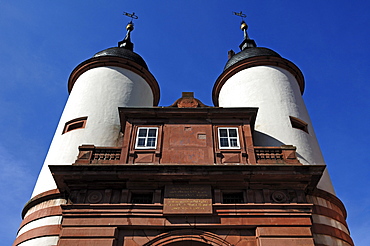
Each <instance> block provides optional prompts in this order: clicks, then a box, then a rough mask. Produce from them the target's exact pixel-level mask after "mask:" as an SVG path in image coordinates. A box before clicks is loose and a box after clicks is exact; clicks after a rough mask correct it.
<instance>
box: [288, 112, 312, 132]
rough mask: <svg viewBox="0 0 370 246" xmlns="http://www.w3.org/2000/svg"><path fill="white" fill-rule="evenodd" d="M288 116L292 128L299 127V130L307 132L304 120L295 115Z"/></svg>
mask: <svg viewBox="0 0 370 246" xmlns="http://www.w3.org/2000/svg"><path fill="white" fill-rule="evenodd" d="M289 118H290V123H291V124H292V127H293V128H296V129H299V130H302V131H304V132H306V133H308V124H307V123H306V122H304V121H303V120H300V119H298V118H296V117H293V116H289Z"/></svg>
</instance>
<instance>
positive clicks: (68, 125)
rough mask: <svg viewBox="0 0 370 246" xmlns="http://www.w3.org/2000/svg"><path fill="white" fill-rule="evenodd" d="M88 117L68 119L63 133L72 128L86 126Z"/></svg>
mask: <svg viewBox="0 0 370 246" xmlns="http://www.w3.org/2000/svg"><path fill="white" fill-rule="evenodd" d="M86 120H87V117H81V118H77V119H74V120H70V121H68V122H67V123H66V124H65V126H64V129H63V133H62V134H64V133H66V132H70V131H72V130H76V129H81V128H85V125H86Z"/></svg>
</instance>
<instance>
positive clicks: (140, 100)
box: [32, 67, 153, 197]
mask: <svg viewBox="0 0 370 246" xmlns="http://www.w3.org/2000/svg"><path fill="white" fill-rule="evenodd" d="M125 106H141V107H151V106H153V92H152V90H151V88H150V86H149V85H148V83H147V82H146V81H145V80H144V79H143V78H142V77H140V76H139V75H137V74H135V73H133V72H131V71H130V70H127V69H123V68H119V67H97V68H93V69H90V70H88V71H86V72H85V73H83V74H82V75H81V76H80V77H79V78H78V79H77V80H76V82H75V84H74V86H73V89H72V91H71V94H70V96H69V98H68V101H67V104H66V106H65V108H64V112H63V114H62V116H61V118H60V121H59V125H58V127H57V130H56V132H55V135H54V138H53V141H52V143H51V145H50V149H49V152H48V154H47V156H46V159H45V162H44V165H43V167H42V170H41V172H40V175H39V178H38V180H37V183H36V186H35V189H34V191H33V194H32V197H34V196H36V195H37V194H40V193H42V192H45V191H48V190H51V189H55V188H56V184H55V182H54V180H53V177H52V176H51V173H50V170H49V168H48V165H70V164H72V163H74V162H75V160H76V159H77V154H78V146H80V145H82V144H93V145H95V146H112V147H113V146H118V144H119V143H118V140H119V134H120V122H119V115H118V107H125ZM85 116H87V117H88V118H87V123H86V127H85V128H84V129H76V130H72V131H70V132H67V133H65V134H62V131H63V128H64V126H65V123H66V122H68V121H70V120H73V119H76V118H79V117H85Z"/></svg>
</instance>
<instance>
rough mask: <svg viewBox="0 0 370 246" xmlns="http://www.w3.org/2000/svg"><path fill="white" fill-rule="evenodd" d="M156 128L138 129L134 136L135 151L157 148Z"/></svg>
mask: <svg viewBox="0 0 370 246" xmlns="http://www.w3.org/2000/svg"><path fill="white" fill-rule="evenodd" d="M157 138H158V127H139V128H138V129H137V136H136V144H135V148H136V149H155V148H157Z"/></svg>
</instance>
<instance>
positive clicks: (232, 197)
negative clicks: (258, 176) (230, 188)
mask: <svg viewBox="0 0 370 246" xmlns="http://www.w3.org/2000/svg"><path fill="white" fill-rule="evenodd" d="M222 200H223V201H222V202H223V203H226V204H233V203H244V195H243V192H234V193H223V195H222Z"/></svg>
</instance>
